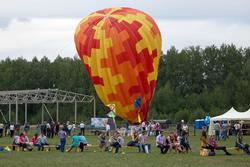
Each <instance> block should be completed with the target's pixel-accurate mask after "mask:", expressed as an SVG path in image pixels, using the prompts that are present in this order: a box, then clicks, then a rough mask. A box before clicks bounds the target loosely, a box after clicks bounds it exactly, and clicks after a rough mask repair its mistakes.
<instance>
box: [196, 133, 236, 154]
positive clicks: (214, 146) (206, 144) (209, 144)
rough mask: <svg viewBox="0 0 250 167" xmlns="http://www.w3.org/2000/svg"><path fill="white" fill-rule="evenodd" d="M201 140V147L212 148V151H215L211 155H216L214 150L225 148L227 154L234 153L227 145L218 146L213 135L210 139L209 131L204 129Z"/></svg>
mask: <svg viewBox="0 0 250 167" xmlns="http://www.w3.org/2000/svg"><path fill="white" fill-rule="evenodd" d="M200 142H201V148H203V149H209V150H211V152H212V153H213V154H211V155H215V152H214V150H223V151H224V152H225V154H226V155H232V154H231V153H229V152H228V151H227V149H226V147H225V146H218V144H217V143H216V141H215V139H214V138H213V136H211V137H210V138H209V140H208V139H207V133H206V132H205V131H202V133H201V138H200Z"/></svg>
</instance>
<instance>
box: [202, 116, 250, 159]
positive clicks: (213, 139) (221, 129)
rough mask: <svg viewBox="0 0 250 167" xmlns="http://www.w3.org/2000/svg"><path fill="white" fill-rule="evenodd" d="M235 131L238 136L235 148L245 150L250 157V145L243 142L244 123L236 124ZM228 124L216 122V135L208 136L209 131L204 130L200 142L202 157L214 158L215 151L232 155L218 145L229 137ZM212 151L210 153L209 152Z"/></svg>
mask: <svg viewBox="0 0 250 167" xmlns="http://www.w3.org/2000/svg"><path fill="white" fill-rule="evenodd" d="M233 127H234V131H235V136H236V141H235V145H234V147H233V148H236V149H238V150H243V151H244V152H245V153H246V154H248V155H250V150H249V145H248V144H247V143H244V142H243V130H242V123H240V122H236V123H235V124H234V126H233ZM228 130H229V129H228V124H227V123H226V122H219V121H216V122H215V124H214V134H213V135H210V136H207V131H205V130H203V131H202V134H201V137H200V142H201V153H200V154H201V155H203V156H207V155H208V156H214V155H215V150H222V151H224V153H225V155H232V154H231V153H229V152H228V150H227V148H226V147H225V146H220V145H218V143H217V141H219V140H220V139H223V140H224V141H226V139H227V138H228V137H229V135H228ZM208 150H210V151H208Z"/></svg>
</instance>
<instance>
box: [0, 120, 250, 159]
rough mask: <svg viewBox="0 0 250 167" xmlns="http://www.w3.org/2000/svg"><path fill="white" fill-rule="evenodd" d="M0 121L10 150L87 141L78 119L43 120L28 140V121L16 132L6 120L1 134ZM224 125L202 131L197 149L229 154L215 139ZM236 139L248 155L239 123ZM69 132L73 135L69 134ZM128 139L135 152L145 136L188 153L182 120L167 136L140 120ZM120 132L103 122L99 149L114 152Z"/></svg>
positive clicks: (147, 146)
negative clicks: (50, 140)
mask: <svg viewBox="0 0 250 167" xmlns="http://www.w3.org/2000/svg"><path fill="white" fill-rule="evenodd" d="M216 126H218V127H220V128H218V129H220V133H219V134H220V135H219V136H218V132H217V131H216V130H217V127H216ZM5 127H7V126H5V125H4V124H0V137H2V136H3V135H9V136H10V137H12V144H13V148H12V149H13V150H15V149H16V148H17V147H16V146H18V147H19V148H21V150H23V151H31V150H32V149H33V148H34V147H37V149H38V151H43V150H44V147H45V146H46V145H49V144H48V142H47V138H53V137H54V136H58V138H59V143H58V144H57V145H56V148H57V149H58V150H60V151H61V152H64V151H65V145H66V141H67V140H68V139H67V138H68V137H71V138H72V139H71V141H72V144H71V145H70V146H69V147H68V149H67V150H66V151H67V152H70V151H71V150H72V149H74V148H79V149H80V150H81V152H82V151H83V150H84V148H85V147H86V146H87V144H88V142H87V139H86V137H85V136H84V135H85V124H84V123H83V122H81V123H80V124H79V125H78V126H77V125H76V124H74V123H70V122H69V121H67V122H66V123H57V122H56V123H54V122H50V123H48V122H43V123H42V124H38V125H37V127H36V133H35V134H34V135H33V136H32V138H31V140H29V138H28V135H27V134H28V132H29V129H30V127H29V124H25V125H24V130H23V132H22V133H20V125H15V124H13V123H10V124H9V125H8V127H7V128H6V129H7V132H6V134H5V132H4V131H5ZM225 127H226V126H223V124H222V125H221V124H219V123H217V122H216V123H215V135H210V136H207V132H206V131H202V134H201V137H200V143H201V150H209V151H210V152H208V153H207V154H208V155H211V156H212V155H215V150H222V151H224V152H225V154H226V155H231V153H230V152H229V151H228V150H227V148H226V147H225V146H219V145H218V143H217V140H220V139H221V138H222V139H224V137H221V136H223V135H221V134H224V133H223V132H224V131H223V130H222V132H221V129H224V128H225ZM234 128H235V135H236V142H235V147H236V148H238V149H241V150H243V151H244V152H245V153H246V154H248V155H250V151H249V145H248V144H246V143H244V142H243V135H242V126H241V124H240V123H239V122H237V123H236V124H235V125H234ZM72 134H73V135H72ZM129 134H130V137H131V139H130V141H129V142H128V143H127V146H129V147H137V148H138V152H141V153H150V152H151V148H152V145H151V143H149V141H148V137H149V136H155V145H156V147H157V148H159V151H160V153H161V154H166V153H167V152H171V151H174V152H177V153H188V152H189V151H191V147H190V144H189V140H188V137H189V127H188V125H187V124H186V123H185V122H184V121H183V120H182V121H181V122H180V123H178V124H177V127H176V131H172V132H170V133H169V135H167V136H165V133H164V131H163V130H162V129H161V126H160V123H158V122H142V123H141V124H140V125H138V126H131V128H130V133H129ZM124 142H125V140H124V135H123V134H122V133H120V131H119V130H115V131H111V128H110V125H109V124H108V123H106V128H105V130H104V131H101V132H100V134H99V135H98V143H99V147H100V148H101V149H102V150H103V151H113V152H114V153H118V151H119V149H120V148H121V147H122V146H123V145H124Z"/></svg>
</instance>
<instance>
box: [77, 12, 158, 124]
mask: <svg viewBox="0 0 250 167" xmlns="http://www.w3.org/2000/svg"><path fill="white" fill-rule="evenodd" d="M75 44H76V49H77V52H78V54H79V56H80V58H81V60H82V61H83V64H84V65H85V67H86V69H87V71H88V74H89V76H90V78H91V80H92V82H93V84H94V86H95V89H96V91H97V94H98V96H99V97H100V99H101V100H102V102H103V103H104V104H105V105H107V104H115V106H116V114H117V115H118V116H120V117H122V118H123V119H126V120H128V121H130V122H131V123H137V122H138V114H139V115H140V117H141V119H142V120H146V119H147V118H148V109H149V105H150V102H151V100H152V96H153V93H154V89H155V84H156V80H157V75H158V65H159V58H160V54H161V34H160V31H159V29H158V27H157V25H156V23H155V22H154V20H153V19H152V18H151V17H150V16H149V15H147V14H145V13H143V12H141V11H139V10H136V9H131V8H109V9H104V10H100V11H97V12H95V13H92V14H90V15H89V16H87V17H86V18H84V19H83V20H82V21H81V22H80V23H79V25H78V26H77V28H76V32H75ZM139 96H140V97H141V107H140V111H139V113H138V109H137V108H135V107H134V101H135V100H136V99H137V98H138V97H139Z"/></svg>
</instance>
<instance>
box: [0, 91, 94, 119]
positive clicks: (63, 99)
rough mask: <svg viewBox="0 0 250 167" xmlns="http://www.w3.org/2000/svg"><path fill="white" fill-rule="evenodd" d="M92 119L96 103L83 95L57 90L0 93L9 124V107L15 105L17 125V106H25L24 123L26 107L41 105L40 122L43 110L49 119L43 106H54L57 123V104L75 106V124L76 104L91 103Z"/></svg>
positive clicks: (91, 97)
mask: <svg viewBox="0 0 250 167" xmlns="http://www.w3.org/2000/svg"><path fill="white" fill-rule="evenodd" d="M92 102H93V106H94V107H93V108H94V109H93V110H94V111H93V112H94V117H95V116H96V101H95V97H94V96H90V95H84V94H79V93H74V92H69V91H64V90H59V89H36V90H13V91H0V104H2V105H3V104H6V105H7V104H8V105H9V114H8V115H9V121H10V122H11V105H13V104H15V105H16V123H18V105H19V104H25V123H27V105H28V104H42V122H43V121H44V109H45V110H46V111H47V113H48V114H49V116H50V118H51V119H52V120H53V118H52V117H51V115H50V113H49V111H48V109H47V107H46V105H45V104H56V121H59V103H74V104H75V122H77V103H92Z"/></svg>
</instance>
